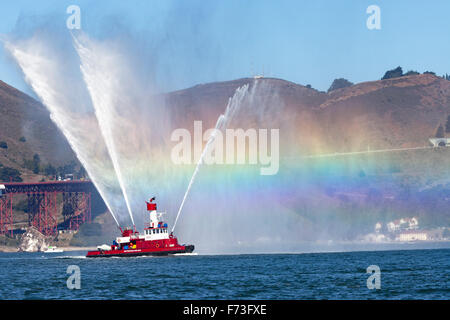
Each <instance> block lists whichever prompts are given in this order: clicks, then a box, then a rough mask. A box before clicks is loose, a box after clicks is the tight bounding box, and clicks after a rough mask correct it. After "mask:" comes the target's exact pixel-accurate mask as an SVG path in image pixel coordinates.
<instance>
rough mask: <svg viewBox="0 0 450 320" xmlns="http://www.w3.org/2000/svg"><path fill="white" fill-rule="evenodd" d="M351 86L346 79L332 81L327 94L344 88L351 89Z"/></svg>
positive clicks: (351, 83)
mask: <svg viewBox="0 0 450 320" xmlns="http://www.w3.org/2000/svg"><path fill="white" fill-rule="evenodd" d="M352 85H353V82H350V81H348V80H347V79H344V78H339V79H334V80H333V83H332V84H331V86H330V88H329V89H328V91H327V92H330V91H333V90H337V89H342V88H346V87H351V86H352Z"/></svg>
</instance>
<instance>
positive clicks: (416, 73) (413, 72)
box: [404, 70, 420, 76]
mask: <svg viewBox="0 0 450 320" xmlns="http://www.w3.org/2000/svg"><path fill="white" fill-rule="evenodd" d="M418 74H420V73H419V72H417V71H414V70H409V71H408V72H407V73H405V74H404V76H416V75H418Z"/></svg>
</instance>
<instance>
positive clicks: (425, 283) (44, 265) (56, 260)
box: [0, 249, 450, 299]
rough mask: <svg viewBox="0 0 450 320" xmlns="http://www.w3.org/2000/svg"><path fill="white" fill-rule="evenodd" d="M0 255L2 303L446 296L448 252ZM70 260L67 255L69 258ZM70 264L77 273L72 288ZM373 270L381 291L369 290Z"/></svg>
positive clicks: (449, 284)
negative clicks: (378, 272) (371, 268)
mask: <svg viewBox="0 0 450 320" xmlns="http://www.w3.org/2000/svg"><path fill="white" fill-rule="evenodd" d="M82 254H84V252H71V253H61V254H43V253H1V254H0V269H1V274H2V275H1V278H0V297H1V299H449V298H450V272H449V270H450V249H437V250H403V251H372V252H345V253H308V254H265V255H221V256H220V255H218V256H202V255H198V256H176V257H137V258H101V259H85V258H82ZM68 255H71V256H70V257H69V256H68ZM69 265H77V266H79V268H80V272H81V288H80V289H79V290H76V289H74V290H70V289H68V288H67V285H66V281H67V278H68V277H69V276H70V275H69V274H67V273H66V271H67V267H68V266H69ZM369 265H378V266H379V267H380V270H381V275H380V276H381V288H380V289H379V290H376V289H373V290H369V289H368V288H367V284H366V283H367V282H366V281H367V278H368V277H369V274H367V273H366V268H367V267H368V266H369Z"/></svg>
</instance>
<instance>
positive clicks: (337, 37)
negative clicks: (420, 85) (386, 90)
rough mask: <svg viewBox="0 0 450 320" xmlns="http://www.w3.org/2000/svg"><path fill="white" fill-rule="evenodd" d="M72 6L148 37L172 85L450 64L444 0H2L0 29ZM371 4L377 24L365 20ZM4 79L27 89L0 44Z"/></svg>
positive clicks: (58, 23) (320, 79)
mask: <svg viewBox="0 0 450 320" xmlns="http://www.w3.org/2000/svg"><path fill="white" fill-rule="evenodd" d="M70 5H78V6H79V7H80V9H81V29H82V31H83V32H85V33H87V34H89V35H90V36H93V37H97V38H108V37H109V36H110V35H111V34H115V33H118V32H123V31H124V30H125V31H126V32H128V33H130V34H133V35H136V37H135V38H134V39H138V40H139V39H142V41H144V42H148V43H150V44H151V46H150V47H151V48H152V50H153V52H154V53H155V54H154V55H152V57H151V58H152V59H153V58H154V57H155V56H156V57H157V59H158V62H157V64H156V65H157V66H158V70H159V74H161V75H163V76H161V77H160V79H161V82H162V83H163V85H162V86H161V87H162V88H164V89H165V90H168V91H170V90H177V89H182V88H186V87H191V86H194V85H196V84H199V83H207V82H214V81H225V80H233V79H237V78H243V77H248V76H252V75H255V74H264V76H268V77H276V78H282V79H285V80H289V81H292V82H295V83H299V84H303V85H306V84H310V85H311V86H312V87H313V88H316V89H318V90H323V91H326V90H327V89H328V88H329V86H330V85H331V83H332V81H333V80H334V79H336V78H341V77H343V78H346V79H348V80H350V81H352V82H354V83H358V82H364V81H371V80H377V79H380V78H381V77H382V76H383V74H384V73H385V71H386V70H389V69H393V68H395V67H397V66H401V67H402V68H403V70H404V71H405V72H406V71H408V70H417V71H419V72H424V71H434V72H436V73H437V74H438V75H442V74H445V73H450V60H449V53H450V39H449V37H448V35H449V34H450V20H449V19H448V14H449V13H450V2H449V1H447V0H435V1H433V2H427V1H418V0H397V1H389V0H371V1H365V0H340V1H332V0H328V1H324V0H317V1H302V0H293V1H287V0H285V1H283V0H281V1H272V0H246V1H242V0H226V1H225V0H217V1H206V0H203V1H198V0H191V1H183V0H142V1H138V0H131V1H123V0H107V1H106V0H96V1H93V0H91V1H87V0H85V1H81V0H78V1H77V0H70V1H65V0H43V1H33V0H15V1H5V0H0V35H1V37H4V36H11V35H14V36H26V35H27V33H29V32H30V30H33V27H34V26H36V25H40V24H43V23H46V22H48V23H49V24H50V25H51V27H52V28H66V19H67V18H68V17H69V14H68V13H66V9H67V7H68V6H70ZM370 5H377V6H379V7H380V10H381V11H380V12H381V29H380V30H369V29H368V28H367V26H366V21H367V19H368V18H369V15H370V14H367V13H366V9H367V7H368V6H370ZM66 29H67V28H66ZM68 36H69V33H68ZM149 59H150V57H149ZM0 79H1V80H3V81H5V82H6V83H9V84H10V85H12V86H14V87H16V88H18V89H19V90H22V91H25V92H27V93H29V94H32V93H31V89H30V88H29V87H28V86H27V85H26V83H25V82H24V80H23V77H22V74H21V72H20V70H18V69H17V67H16V66H15V65H14V63H13V62H12V60H11V59H10V58H9V57H8V55H7V54H6V53H5V51H4V49H3V47H1V48H0Z"/></svg>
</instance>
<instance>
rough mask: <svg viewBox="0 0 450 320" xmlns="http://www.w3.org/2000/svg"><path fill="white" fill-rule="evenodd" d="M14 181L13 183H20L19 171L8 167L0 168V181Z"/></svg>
mask: <svg viewBox="0 0 450 320" xmlns="http://www.w3.org/2000/svg"><path fill="white" fill-rule="evenodd" d="M10 180H12V181H14V182H22V181H23V180H22V178H21V177H20V171H19V170H17V169H14V168H9V167H1V168H0V181H10Z"/></svg>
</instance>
